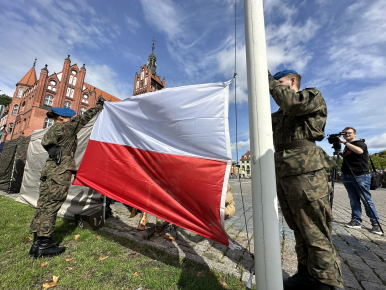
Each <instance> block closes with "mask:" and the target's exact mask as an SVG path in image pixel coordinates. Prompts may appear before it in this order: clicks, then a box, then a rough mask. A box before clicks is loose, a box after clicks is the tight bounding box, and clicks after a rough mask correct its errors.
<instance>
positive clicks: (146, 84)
mask: <svg viewBox="0 0 386 290" xmlns="http://www.w3.org/2000/svg"><path fill="white" fill-rule="evenodd" d="M146 86H147V74H146V78H145V87H146Z"/></svg>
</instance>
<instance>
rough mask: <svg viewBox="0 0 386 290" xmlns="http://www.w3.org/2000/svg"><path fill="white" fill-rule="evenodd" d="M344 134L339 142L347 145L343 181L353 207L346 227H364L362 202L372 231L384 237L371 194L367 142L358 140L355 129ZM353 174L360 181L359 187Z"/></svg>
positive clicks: (344, 155) (344, 156)
mask: <svg viewBox="0 0 386 290" xmlns="http://www.w3.org/2000/svg"><path fill="white" fill-rule="evenodd" d="M343 132H346V135H343V138H344V140H343V139H342V138H340V137H339V141H340V143H343V144H344V145H345V147H344V150H343V158H344V160H346V161H347V163H346V162H343V163H342V169H341V171H342V181H343V184H344V187H345V188H346V190H347V193H348V197H349V199H350V206H351V221H350V222H349V223H348V224H347V225H346V227H348V228H353V229H360V228H361V227H362V225H361V224H362V207H361V200H362V203H363V206H364V207H365V210H366V215H367V216H368V217H369V218H370V222H371V225H372V228H371V230H370V231H371V232H372V233H374V234H377V235H382V231H381V229H380V228H379V225H378V223H377V221H378V220H379V216H378V213H377V210H376V208H375V205H374V202H373V200H372V198H371V193H370V182H371V175H370V169H369V154H368V152H367V146H366V144H365V140H364V139H356V135H357V134H356V130H355V129H354V128H353V127H346V128H344V129H343ZM347 164H348V165H347ZM349 167H350V168H351V170H352V172H351V170H350V168H349ZM352 173H353V174H354V175H355V178H356V179H357V180H358V183H359V186H358V184H357V183H356V181H355V178H354V176H353V174H352ZM361 189H362V190H361ZM362 192H363V194H364V195H365V196H366V199H367V201H368V202H369V205H370V207H371V209H372V210H373V212H374V215H373V213H372V212H371V210H370V207H369V206H368V204H367V202H366V201H365V200H364V197H363V195H362Z"/></svg>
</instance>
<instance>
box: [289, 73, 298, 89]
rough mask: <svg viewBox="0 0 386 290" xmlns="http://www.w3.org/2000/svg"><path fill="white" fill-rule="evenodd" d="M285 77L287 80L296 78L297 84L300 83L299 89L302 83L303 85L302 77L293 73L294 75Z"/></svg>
mask: <svg viewBox="0 0 386 290" xmlns="http://www.w3.org/2000/svg"><path fill="white" fill-rule="evenodd" d="M285 77H286V78H289V79H291V78H295V79H296V82H297V83H298V85H299V88H300V83H301V81H302V76H301V75H298V74H293V73H292V74H288V75H286V76H285Z"/></svg>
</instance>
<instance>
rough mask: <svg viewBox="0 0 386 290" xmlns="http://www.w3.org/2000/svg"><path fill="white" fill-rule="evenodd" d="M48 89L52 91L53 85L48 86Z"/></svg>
mask: <svg viewBox="0 0 386 290" xmlns="http://www.w3.org/2000/svg"><path fill="white" fill-rule="evenodd" d="M47 89H48V90H50V91H51V90H52V87H51V86H48V88H47ZM28 93H29V92H28Z"/></svg>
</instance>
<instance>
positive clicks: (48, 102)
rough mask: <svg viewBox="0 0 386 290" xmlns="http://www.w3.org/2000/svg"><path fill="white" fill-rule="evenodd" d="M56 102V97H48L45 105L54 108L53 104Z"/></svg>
mask: <svg viewBox="0 0 386 290" xmlns="http://www.w3.org/2000/svg"><path fill="white" fill-rule="evenodd" d="M53 101H54V97H53V96H50V95H47V96H46V98H45V99H44V105H46V106H50V107H52V102H53Z"/></svg>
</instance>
